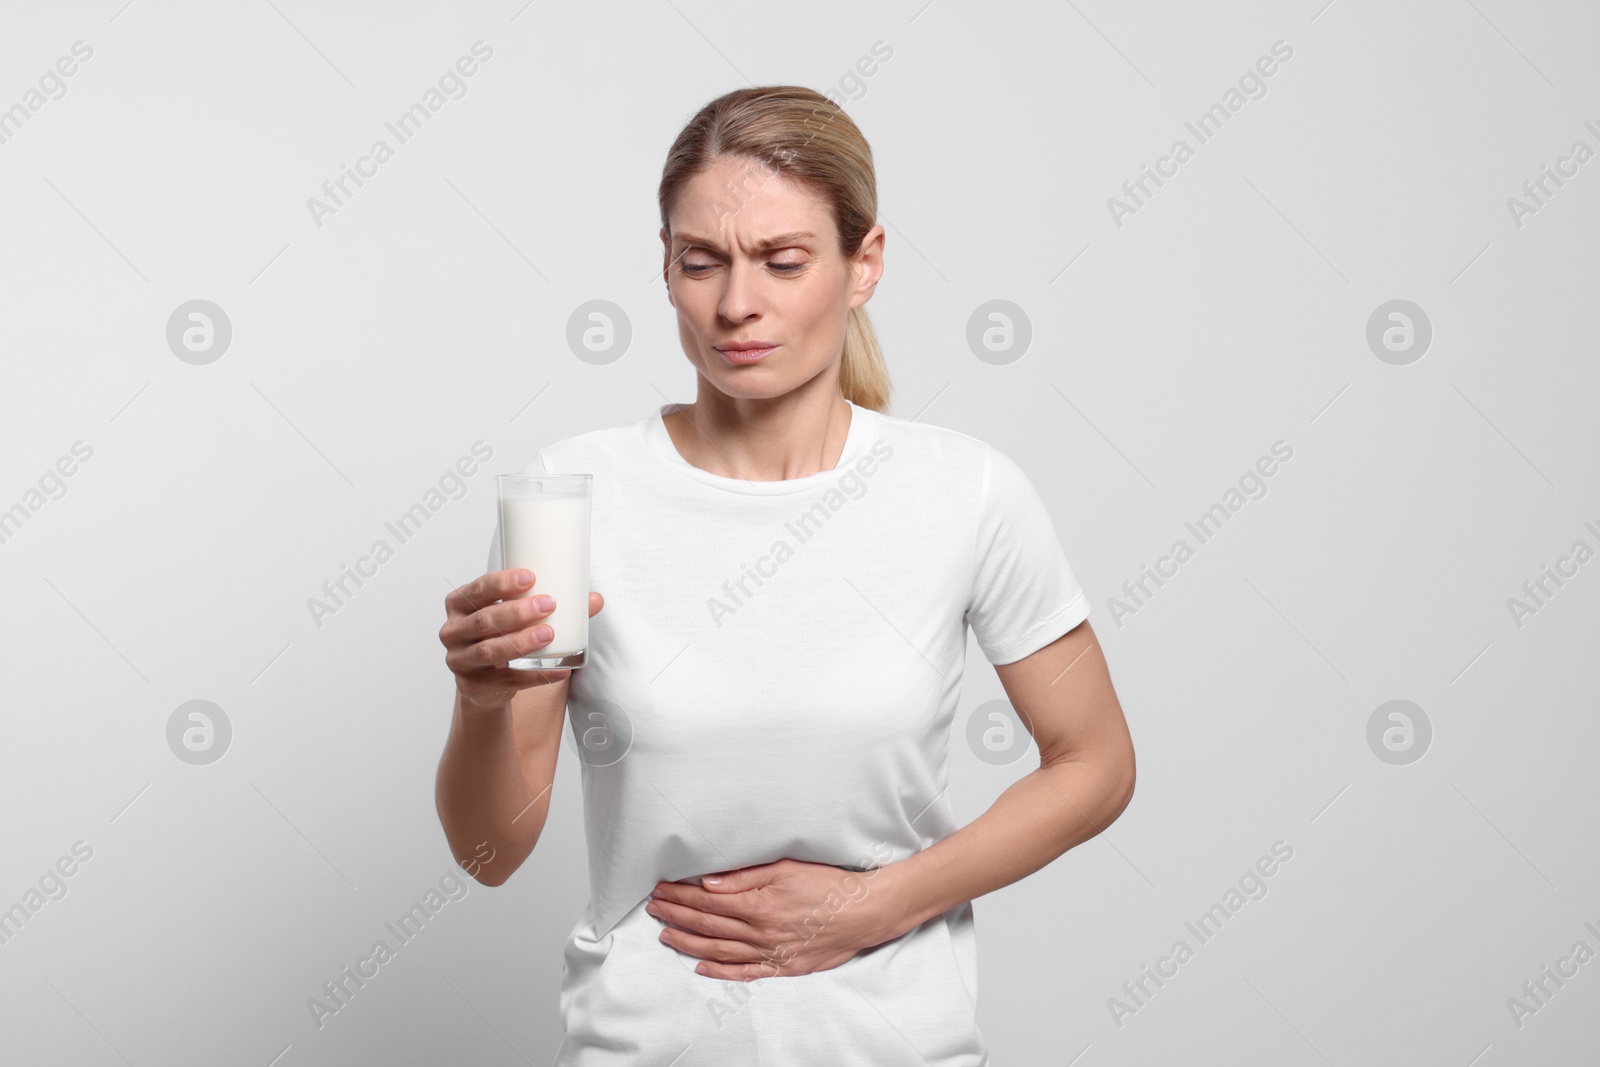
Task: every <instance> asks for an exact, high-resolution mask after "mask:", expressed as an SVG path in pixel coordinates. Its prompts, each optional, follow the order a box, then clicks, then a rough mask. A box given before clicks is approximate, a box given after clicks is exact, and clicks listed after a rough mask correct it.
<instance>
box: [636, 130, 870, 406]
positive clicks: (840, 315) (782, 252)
mask: <svg viewBox="0 0 1600 1067" xmlns="http://www.w3.org/2000/svg"><path fill="white" fill-rule="evenodd" d="M669 221H670V223H671V229H670V233H669V232H668V231H667V230H663V231H662V232H661V240H662V243H663V244H664V245H665V246H666V248H665V266H664V270H665V275H666V281H667V299H668V300H669V301H670V302H671V304H672V306H673V307H674V308H676V309H677V312H678V337H679V340H680V341H681V342H682V344H683V350H684V353H685V354H686V355H687V356H688V357H689V362H690V363H692V364H693V365H694V367H695V369H696V370H697V371H699V373H700V376H701V377H702V378H703V379H704V380H705V381H706V382H708V383H709V384H710V385H711V386H712V387H713V388H715V389H717V390H719V391H720V392H722V393H725V394H727V395H728V396H734V397H744V398H767V397H774V396H780V395H782V394H784V393H787V392H789V391H790V390H793V389H795V388H798V387H799V386H801V385H803V384H805V383H806V382H808V381H811V380H812V379H814V378H816V377H817V375H819V374H822V373H824V372H830V373H832V374H833V375H834V376H835V379H836V378H837V375H838V364H839V360H840V358H841V356H842V355H843V352H844V335H845V322H846V319H847V317H848V315H849V312H850V309H851V308H854V307H859V306H861V305H862V304H865V303H866V302H867V301H868V300H869V299H871V297H872V292H873V290H874V289H875V288H876V286H877V284H878V277H879V275H881V274H882V273H883V227H881V226H874V227H873V228H872V230H871V231H870V232H869V233H868V234H867V237H866V240H864V241H863V242H862V244H861V248H860V250H859V251H858V252H857V253H856V254H855V255H854V256H852V257H846V256H845V255H844V253H843V252H842V251H841V250H840V248H839V238H838V234H837V231H836V230H835V228H834V224H833V217H832V213H831V212H830V211H829V209H828V206H827V204H826V202H824V201H823V200H822V199H820V198H819V197H818V196H816V194H814V193H812V192H811V191H810V190H808V189H806V188H804V187H802V186H800V185H798V184H796V183H794V182H792V181H790V180H788V179H787V178H784V177H782V176H781V175H780V174H779V173H778V172H777V171H775V170H772V169H770V168H767V167H764V166H763V165H762V164H760V163H758V162H755V161H753V160H746V159H742V158H734V157H723V158H721V159H719V160H717V161H716V162H715V163H713V164H712V165H711V166H710V167H708V168H707V169H705V170H703V171H702V172H701V173H700V174H698V175H696V176H695V178H694V179H693V180H691V181H690V182H689V183H688V184H687V185H686V186H685V188H684V191H683V193H682V194H681V195H680V196H679V198H678V202H677V203H676V204H675V205H674V206H673V209H672V213H671V215H670V216H669ZM751 341H760V342H764V343H765V345H766V346H770V347H765V348H763V349H755V350H748V351H745V352H743V353H740V352H737V351H732V350H730V346H732V345H734V344H739V343H748V342H751Z"/></svg>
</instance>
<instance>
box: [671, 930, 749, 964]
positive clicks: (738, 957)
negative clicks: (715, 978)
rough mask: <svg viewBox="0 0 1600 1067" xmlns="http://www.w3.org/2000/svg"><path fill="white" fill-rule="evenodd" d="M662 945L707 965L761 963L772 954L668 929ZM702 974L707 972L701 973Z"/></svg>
mask: <svg viewBox="0 0 1600 1067" xmlns="http://www.w3.org/2000/svg"><path fill="white" fill-rule="evenodd" d="M661 943H662V944H664V945H666V946H668V947H669V948H675V949H677V950H678V951H679V952H682V953H684V954H685V955H688V956H696V957H698V958H700V959H702V960H705V961H706V962H707V963H720V964H724V965H738V964H741V963H759V962H761V961H763V960H766V959H767V958H768V957H769V956H770V955H771V953H770V952H768V951H767V950H765V949H761V948H757V947H756V946H755V945H752V944H749V943H748V942H745V941H728V940H725V939H723V938H718V937H701V936H700V935H699V934H691V933H689V932H688V931H687V930H679V929H676V928H675V927H671V926H669V927H667V928H666V929H665V930H663V931H661ZM701 973H702V974H703V973H705V972H703V971H702V972H701Z"/></svg>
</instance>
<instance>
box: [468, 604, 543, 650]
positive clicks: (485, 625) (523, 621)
mask: <svg viewBox="0 0 1600 1067" xmlns="http://www.w3.org/2000/svg"><path fill="white" fill-rule="evenodd" d="M546 605H548V607H546ZM555 609H556V603H555V598H554V597H552V596H549V595H548V594H546V593H540V594H539V595H537V596H531V597H514V598H513V599H511V600H503V601H496V602H495V603H493V604H490V605H488V606H487V607H483V608H479V609H478V610H477V611H474V612H473V613H472V614H471V615H452V616H451V617H450V618H449V619H448V620H446V621H445V624H444V625H443V626H441V627H439V640H440V641H442V642H444V646H445V647H446V648H451V649H456V648H466V647H467V646H469V645H471V644H472V643H473V642H476V641H483V640H487V639H488V638H491V637H506V636H509V635H510V634H513V633H515V632H517V631H518V630H526V629H528V628H530V627H532V626H533V625H534V624H536V623H538V622H540V621H542V620H543V619H544V618H545V616H547V615H549V614H550V613H551V612H553V611H555Z"/></svg>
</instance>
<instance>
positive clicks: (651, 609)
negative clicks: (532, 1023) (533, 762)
mask: <svg viewBox="0 0 1600 1067" xmlns="http://www.w3.org/2000/svg"><path fill="white" fill-rule="evenodd" d="M669 410H671V405H667V406H663V407H662V408H660V409H659V410H658V411H657V412H656V413H655V414H652V415H650V416H648V417H646V418H643V419H640V420H639V421H637V422H634V423H631V424H628V425H624V426H617V427H612V428H607V429H601V430H595V431H592V432H589V433H583V434H578V435H576V436H573V437H569V438H567V439H565V440H562V441H558V442H556V443H555V444H552V445H549V446H547V447H545V448H544V449H543V450H542V451H541V453H540V455H539V457H538V458H537V459H536V460H535V461H534V462H532V463H530V464H529V465H528V466H527V467H526V468H524V471H523V473H530V474H532V473H540V472H544V473H551V474H567V473H587V474H592V475H593V476H594V482H593V493H594V495H593V500H592V509H593V510H592V514H591V533H590V536H591V549H590V588H591V589H594V590H597V591H599V592H601V593H603V594H604V595H605V599H606V604H605V609H604V610H603V611H601V612H600V613H599V614H598V615H596V616H594V617H593V618H592V619H590V620H589V649H588V660H587V664H586V665H585V666H584V667H581V668H578V669H577V670H575V671H574V672H573V673H572V675H571V681H570V689H569V703H568V709H567V710H568V718H569V726H570V727H571V730H572V738H571V740H572V742H573V744H572V746H571V747H568V748H567V751H568V753H569V755H568V756H567V757H566V758H571V756H570V753H572V752H577V753H578V758H579V759H581V761H582V765H581V773H582V779H583V802H584V822H585V827H586V833H587V839H588V853H589V857H588V858H589V887H590V894H591V896H590V902H589V907H588V909H587V911H586V912H585V913H584V915H583V917H582V918H581V919H580V920H579V922H578V924H577V925H576V926H575V927H574V928H573V930H572V933H571V935H570V937H569V939H568V942H567V946H566V949H565V962H564V965H563V972H562V983H561V993H560V1009H561V1017H562V1019H563V1021H564V1024H565V1027H566V1040H565V1042H564V1043H563V1045H562V1047H561V1051H560V1053H559V1054H558V1055H557V1057H556V1065H557V1067H611V1065H620V1064H629V1065H635V1067H666V1065H667V1064H669V1063H670V1064H672V1067H697V1065H716V1067H724V1065H729V1064H740V1065H746V1064H750V1065H754V1064H757V1063H759V1064H761V1065H762V1067H814V1065H816V1064H821V1063H825V1064H830V1065H837V1067H898V1065H905V1067H927V1065H929V1064H931V1065H933V1067H979V1065H981V1064H984V1063H986V1062H987V1059H988V1050H987V1044H986V1042H985V1041H984V1038H983V1035H982V1034H981V1032H980V1031H979V1029H978V1025H977V1020H976V1007H977V1004H976V996H977V943H976V940H975V931H974V927H973V915H972V905H971V903H970V902H968V903H966V904H963V905H961V906H960V907H956V908H952V909H951V910H949V911H947V912H945V913H943V914H941V915H937V916H935V917H934V918H932V919H929V920H928V921H926V922H924V923H922V924H921V925H920V926H918V927H917V928H915V929H914V930H911V931H910V932H908V933H906V934H904V935H902V936H901V937H898V938H895V939H894V940H892V941H888V942H885V943H883V944H881V945H878V946H875V947H874V948H871V949H868V950H866V951H864V952H861V953H858V954H857V955H856V956H855V957H853V958H852V959H850V960H848V961H847V962H845V963H844V964H842V965H840V966H838V967H835V968H831V969H829V970H825V971H818V972H814V973H812V974H804V975H776V976H772V977H767V978H762V979H757V980H755V981H753V982H731V981H725V980H721V979H716V978H709V977H706V976H704V975H700V974H696V973H695V971H694V966H695V964H696V963H698V962H700V961H699V960H698V959H697V958H695V957H693V956H689V955H686V954H684V953H680V952H678V951H677V950H676V949H673V948H671V947H669V946H667V945H665V944H663V943H662V942H661V941H660V940H659V939H658V938H659V935H660V932H661V930H662V929H663V927H664V925H665V924H664V923H663V922H662V921H661V920H658V919H656V918H654V917H653V916H651V915H649V914H648V913H646V912H645V910H644V905H645V903H646V901H647V900H648V898H649V896H650V892H651V890H652V889H653V888H654V886H655V883H656V882H657V881H662V880H664V881H683V882H691V883H697V882H698V876H699V875H702V874H708V873H711V872H714V871H724V870H731V869H734V868H737V867H742V866H750V865H754V864H760V863H770V862H772V861H774V860H777V859H781V858H785V857H788V858H791V859H798V860H805V861H809V862H813V863H827V864H832V865H835V866H839V867H848V868H851V869H854V870H858V871H860V870H866V869H870V868H876V867H881V866H886V865H888V864H890V863H893V862H895V861H898V860H901V859H904V858H906V857H907V856H909V855H911V854H912V853H914V852H918V851H920V850H922V849H924V848H927V847H928V846H930V845H932V844H934V843H935V842H937V841H939V840H941V839H943V838H944V837H946V836H948V835H949V834H951V833H953V832H954V831H955V830H956V829H957V825H956V823H955V820H954V818H953V816H952V813H951V810H950V807H949V804H948V797H947V789H948V784H949V774H948V771H949V767H948V761H947V748H948V746H949V742H950V736H951V723H952V720H953V717H954V715H955V713H956V710H957V705H958V703H959V700H960V691H961V677H962V670H963V667H964V663H965V658H966V644H967V642H966V627H967V626H968V625H970V626H971V627H972V630H973V633H974V635H975V636H976V638H977V641H978V645H979V647H980V648H981V649H982V650H983V652H984V655H985V656H986V657H987V658H988V660H989V661H990V662H991V663H996V664H1000V663H1009V662H1012V661H1014V660H1018V659H1021V658H1022V657H1024V656H1026V655H1028V654H1029V653H1031V652H1034V651H1035V650H1037V649H1039V648H1042V647H1043V646H1045V645H1047V644H1049V643H1050V642H1051V641H1054V640H1055V639H1056V638H1058V637H1060V636H1061V635H1062V634H1064V633H1066V632H1068V631H1069V630H1071V629H1072V628H1073V627H1075V626H1077V625H1078V624H1079V623H1080V622H1082V621H1083V620H1084V619H1085V618H1086V617H1087V616H1088V614H1089V601H1088V598H1087V597H1086V595H1085V594H1084V591H1083V589H1082V588H1081V587H1080V586H1079V584H1078V582H1077V580H1076V579H1075V578H1074V576H1073V573H1072V569H1071V568H1070V566H1069V565H1068V562H1067V558H1066V555H1065V553H1064V552H1063V550H1062V547H1061V543H1060V541H1059V539H1058V538H1057V536H1056V531H1055V529H1054V527H1053V525H1052V523H1051V520H1050V516H1049V513H1048V512H1047V511H1046V509H1045V506H1044V503H1043V502H1042V500H1041V499H1040V497H1039V494H1038V493H1037V492H1036V491H1035V489H1034V488H1033V486H1032V484H1031V483H1030V482H1029V480H1028V477H1027V475H1026V474H1025V473H1024V472H1023V471H1022V469H1021V468H1020V467H1018V466H1017V464H1016V463H1015V462H1013V461H1012V460H1011V459H1009V458H1008V457H1007V456H1005V455H1004V454H1002V453H1001V452H999V451H998V450H996V449H994V448H993V447H991V446H989V445H987V444H985V443H984V442H981V441H978V440H976V439H974V438H972V437H969V436H967V435H966V434H963V433H959V432H957V431H955V430H950V429H944V428H941V427H937V426H928V425H924V424H921V423H917V422H912V421H910V420H907V419H900V418H894V417H891V416H889V415H885V414H881V413H878V412H874V411H872V410H871V409H869V408H863V407H860V406H858V405H855V404H851V420H850V428H849V434H848V437H847V438H846V440H845V445H844V452H843V454H842V455H841V456H840V458H839V463H838V465H837V467H836V468H835V469H833V470H830V471H822V472H819V473H817V474H814V475H811V476H809V477H805V478H795V479H789V480H784V481H772V482H749V481H745V480H743V479H740V478H727V477H722V476H720V475H716V474H712V473H710V472H708V471H704V470H701V469H700V468H698V467H694V466H691V465H690V464H689V463H688V462H687V461H686V460H685V459H684V458H683V457H682V456H681V455H680V454H679V453H678V451H677V449H676V447H675V446H674V445H673V443H672V439H671V437H670V436H669V435H668V433H667V429H666V425H665V423H664V422H663V421H662V418H661V415H662V413H663V412H666V411H669ZM499 566H500V557H499V539H498V533H497V534H496V536H495V540H494V541H493V542H492V543H491V547H490V555H489V569H490V570H496V569H499ZM535 571H536V572H537V567H535ZM564 747H567V746H564ZM871 886H872V882H871V880H866V881H865V882H864V883H862V886H861V887H860V888H857V887H854V886H852V887H851V889H850V890H847V892H854V893H855V894H856V895H857V896H859V895H860V893H861V892H862V891H863V890H864V891H865V892H866V893H870V892H871ZM839 905H840V902H839V901H837V900H836V901H834V902H833V906H834V907H838V906H839ZM843 906H845V907H848V906H849V905H848V904H845V905H843ZM825 913H826V909H825V910H824V913H822V914H825ZM819 918H820V915H819ZM686 1049H687V1051H685V1050H686ZM680 1053H681V1054H682V1055H681V1056H680Z"/></svg>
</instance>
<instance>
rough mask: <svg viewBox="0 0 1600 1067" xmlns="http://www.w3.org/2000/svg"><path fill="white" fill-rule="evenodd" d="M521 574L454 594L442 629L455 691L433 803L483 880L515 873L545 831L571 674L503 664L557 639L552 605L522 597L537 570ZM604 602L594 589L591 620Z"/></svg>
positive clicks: (461, 858)
mask: <svg viewBox="0 0 1600 1067" xmlns="http://www.w3.org/2000/svg"><path fill="white" fill-rule="evenodd" d="M518 574H519V572H518V571H514V570H508V571H491V572H489V573H488V574H485V575H482V576H481V577H479V578H478V579H476V580H475V581H472V582H469V583H467V584H466V585H463V586H461V587H460V588H458V589H454V590H451V592H450V593H449V595H447V596H446V597H445V612H446V615H447V616H448V618H447V619H446V621H445V624H444V626H443V627H441V628H440V630H439V640H440V641H441V642H442V643H443V644H444V646H445V650H446V651H445V663H446V664H447V665H448V666H449V667H450V670H451V671H452V673H454V675H455V678H456V697H455V708H454V711H453V713H452V717H451V723H450V734H449V737H448V738H447V739H446V741H445V747H444V754H443V756H442V757H441V758H440V760H439V772H438V776H437V779H436V783H435V791H434V802H435V805H436V807H437V808H438V812H439V822H440V824H441V825H442V826H443V827H444V833H445V837H446V839H447V840H448V841H449V843H450V851H451V854H452V855H454V856H455V857H456V861H457V862H458V863H460V864H461V866H463V867H464V868H466V869H467V870H468V871H470V872H471V873H472V875H473V877H474V878H475V879H477V880H478V881H479V882H481V883H483V884H484V885H502V884H503V883H504V882H505V881H506V879H508V878H510V877H511V874H512V872H514V871H515V870H516V869H517V868H518V867H520V866H522V862H523V861H524V860H526V859H527V858H528V855H529V854H530V853H531V852H532V851H533V847H534V845H535V844H537V843H538V840H539V834H540V832H541V831H542V830H543V829H544V820H545V815H546V814H547V813H548V811H549V808H550V786H551V784H552V783H553V782H554V781H555V770H556V756H557V754H558V753H559V752H560V749H561V728H562V724H563V722H564V721H565V713H566V704H567V688H568V677H569V676H570V675H571V674H572V671H571V669H567V670H554V671H522V670H513V669H512V668H509V667H507V666H506V662H507V661H508V660H511V659H515V658H517V657H519V656H523V655H527V654H528V653H529V652H532V651H534V650H535V649H539V648H543V647H544V646H545V645H547V644H549V643H550V641H551V639H552V638H553V636H554V634H553V633H552V632H551V631H550V629H549V627H548V626H540V625H538V624H539V622H540V620H542V619H544V618H545V616H547V615H548V614H549V610H542V609H541V608H540V607H539V605H538V603H536V599H537V598H534V597H521V596H519V595H518V594H520V593H522V592H524V591H526V589H527V588H528V585H529V584H530V583H531V582H532V576H531V575H529V574H528V572H527V571H526V570H524V571H521V572H520V574H522V575H523V576H524V580H522V581H520V582H519V581H518V580H517V576H518ZM505 598H510V599H505ZM603 604H604V598H602V597H601V596H600V594H599V593H590V594H589V614H590V615H591V616H592V615H594V614H595V613H596V612H597V611H599V610H600V608H601V606H603ZM551 610H553V607H552V609H551ZM485 856H487V857H489V858H488V859H485V858H484V857H485Z"/></svg>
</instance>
